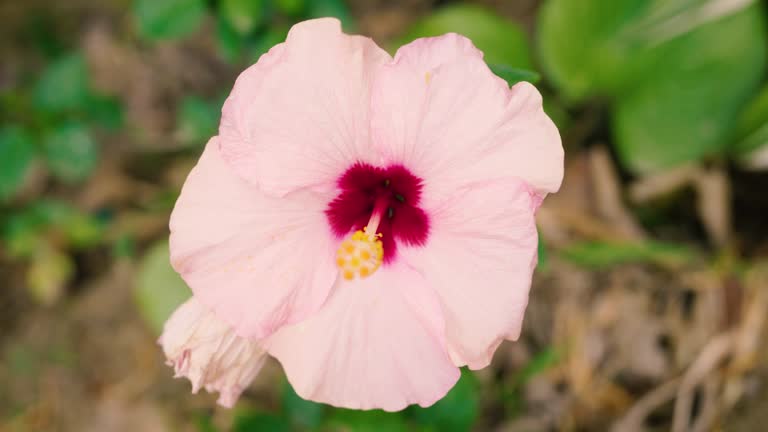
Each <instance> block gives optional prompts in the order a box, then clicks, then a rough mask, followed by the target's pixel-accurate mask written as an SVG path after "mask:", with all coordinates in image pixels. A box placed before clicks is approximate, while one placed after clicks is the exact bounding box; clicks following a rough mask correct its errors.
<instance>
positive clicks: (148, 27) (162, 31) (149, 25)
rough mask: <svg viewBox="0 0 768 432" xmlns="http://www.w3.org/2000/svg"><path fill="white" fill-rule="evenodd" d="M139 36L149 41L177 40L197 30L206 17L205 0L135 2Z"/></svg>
mask: <svg viewBox="0 0 768 432" xmlns="http://www.w3.org/2000/svg"><path fill="white" fill-rule="evenodd" d="M133 11H134V16H135V19H136V25H137V27H138V31H139V34H140V35H141V36H143V37H144V38H146V39H149V40H162V39H176V38H181V37H184V36H186V35H188V34H190V33H192V32H193V31H195V30H196V29H197V27H198V26H199V25H200V23H201V22H202V19H203V17H204V16H205V0H135V2H134V9H133Z"/></svg>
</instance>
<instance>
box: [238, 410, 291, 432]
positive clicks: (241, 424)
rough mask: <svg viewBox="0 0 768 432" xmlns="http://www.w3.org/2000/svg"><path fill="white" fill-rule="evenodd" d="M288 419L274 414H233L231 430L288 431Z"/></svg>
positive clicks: (240, 431)
mask: <svg viewBox="0 0 768 432" xmlns="http://www.w3.org/2000/svg"><path fill="white" fill-rule="evenodd" d="M291 430H292V429H291V427H290V425H289V424H288V421H287V420H285V419H284V418H282V417H278V416H276V415H274V414H267V413H258V412H248V413H242V414H238V415H236V416H235V422H234V425H233V426H232V432H290V431H291Z"/></svg>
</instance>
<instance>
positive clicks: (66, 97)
mask: <svg viewBox="0 0 768 432" xmlns="http://www.w3.org/2000/svg"><path fill="white" fill-rule="evenodd" d="M89 97H90V89H89V83H88V68H87V66H86V63H85V59H84V58H83V56H82V55H80V54H79V53H74V54H69V55H66V56H64V57H61V58H59V59H58V60H56V61H54V62H53V63H51V64H49V65H48V67H46V68H45V70H43V73H42V75H41V76H40V79H39V80H38V81H37V84H36V85H35V88H34V92H33V96H32V98H33V103H34V106H35V108H37V109H39V110H41V111H44V112H50V113H61V112H64V111H68V110H77V109H81V108H84V107H85V106H86V105H87V103H88V100H89Z"/></svg>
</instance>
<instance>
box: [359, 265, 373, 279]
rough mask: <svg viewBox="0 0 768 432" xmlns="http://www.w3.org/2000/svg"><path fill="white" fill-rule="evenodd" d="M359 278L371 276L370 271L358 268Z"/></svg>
mask: <svg viewBox="0 0 768 432" xmlns="http://www.w3.org/2000/svg"><path fill="white" fill-rule="evenodd" d="M359 273H360V277H363V278H364V277H368V275H369V274H371V270H370V269H369V268H368V267H360V272H359Z"/></svg>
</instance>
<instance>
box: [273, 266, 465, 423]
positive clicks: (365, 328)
mask: <svg viewBox="0 0 768 432" xmlns="http://www.w3.org/2000/svg"><path fill="white" fill-rule="evenodd" d="M443 334H444V330H443V321H442V315H441V310H440V303H439V301H438V300H437V298H436V297H435V295H434V293H433V292H431V291H430V290H429V289H428V288H427V287H426V286H425V285H424V281H423V279H422V278H421V276H419V275H418V274H417V273H415V272H413V271H412V270H410V269H408V268H407V267H404V266H394V267H391V268H387V269H383V270H380V271H379V272H377V273H376V274H374V275H373V276H371V277H370V278H368V279H363V280H358V281H353V282H346V281H340V282H338V284H337V286H336V288H335V289H334V292H333V294H332V296H331V298H330V299H329V300H328V303H327V304H326V305H325V306H323V308H322V309H321V310H320V312H318V313H317V314H316V315H314V316H312V317H310V318H309V319H307V320H306V321H303V322H301V323H299V324H296V325H293V326H287V327H283V328H282V329H280V331H278V332H277V333H275V334H274V335H273V336H272V337H271V338H270V340H269V341H268V342H266V344H267V346H268V350H269V353H270V354H271V355H273V356H275V357H276V358H277V359H278V360H279V361H280V363H282V365H283V368H285V371H286V374H287V376H288V379H289V381H290V382H291V384H292V385H293V387H294V389H295V390H296V392H297V393H298V394H299V395H300V396H301V397H303V398H305V399H310V400H313V401H317V402H323V403H328V404H331V405H335V406H339V407H345V408H353V409H373V408H381V409H384V410H387V411H397V410H400V409H403V408H405V407H406V406H407V405H409V404H413V403H418V404H419V405H421V406H429V405H431V404H433V403H434V402H436V401H437V400H439V399H440V398H442V397H443V396H444V395H445V394H446V393H447V392H448V390H449V389H450V388H451V387H453V385H454V384H455V383H456V380H457V379H458V377H459V370H458V369H457V368H456V367H455V366H453V365H452V364H451V361H450V359H449V357H448V354H447V353H446V351H445V348H444V343H443V340H444V336H443Z"/></svg>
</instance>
